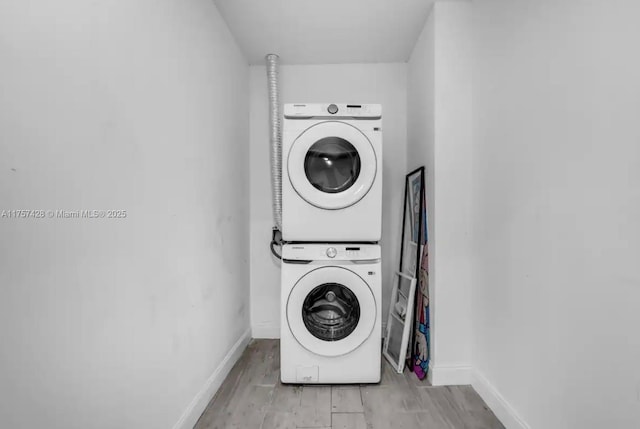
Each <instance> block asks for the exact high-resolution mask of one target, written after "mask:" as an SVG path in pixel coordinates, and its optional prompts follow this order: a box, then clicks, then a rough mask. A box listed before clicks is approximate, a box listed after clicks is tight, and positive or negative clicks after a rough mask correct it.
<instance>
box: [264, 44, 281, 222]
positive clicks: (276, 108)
mask: <svg viewBox="0 0 640 429" xmlns="http://www.w3.org/2000/svg"><path fill="white" fill-rule="evenodd" d="M265 58H266V60H267V82H268V85H269V118H270V126H271V188H272V203H273V204H272V207H273V221H274V223H275V228H277V229H278V230H280V231H282V131H281V120H280V94H279V87H278V59H279V57H278V56H277V55H276V54H269V55H267V56H266V57H265Z"/></svg>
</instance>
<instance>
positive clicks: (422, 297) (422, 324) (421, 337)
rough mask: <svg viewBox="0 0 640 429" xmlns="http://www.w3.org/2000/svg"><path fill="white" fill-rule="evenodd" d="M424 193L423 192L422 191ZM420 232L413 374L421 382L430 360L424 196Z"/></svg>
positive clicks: (427, 255)
mask: <svg viewBox="0 0 640 429" xmlns="http://www.w3.org/2000/svg"><path fill="white" fill-rule="evenodd" d="M423 192H424V190H423ZM422 219H423V222H424V223H423V225H422V231H424V233H423V235H422V237H421V242H422V243H421V244H422V245H421V250H422V254H421V256H420V271H419V277H418V286H419V291H417V293H416V299H417V304H418V305H416V309H417V312H416V321H415V330H414V332H415V337H414V338H415V347H414V348H413V350H415V353H414V355H413V372H414V373H415V374H416V376H417V377H418V378H419V379H420V380H422V379H424V378H425V377H426V376H427V372H428V371H429V360H430V357H431V356H430V355H431V353H430V350H429V344H430V343H431V341H430V327H429V246H428V244H429V235H428V233H427V224H428V222H427V210H426V196H425V197H424V198H423V205H422Z"/></svg>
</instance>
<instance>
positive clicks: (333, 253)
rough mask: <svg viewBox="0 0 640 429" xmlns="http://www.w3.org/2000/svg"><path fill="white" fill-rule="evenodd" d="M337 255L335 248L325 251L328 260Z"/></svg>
mask: <svg viewBox="0 0 640 429" xmlns="http://www.w3.org/2000/svg"><path fill="white" fill-rule="evenodd" d="M337 254H338V251H337V250H336V248H335V247H329V248H328V249H327V256H328V257H329V258H335V257H336V255H337Z"/></svg>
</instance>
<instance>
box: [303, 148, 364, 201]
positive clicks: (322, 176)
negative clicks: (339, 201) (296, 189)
mask: <svg viewBox="0 0 640 429" xmlns="http://www.w3.org/2000/svg"><path fill="white" fill-rule="evenodd" d="M304 172H305V174H306V176H307V179H308V180H309V182H310V183H311V184H312V185H313V187H314V188H316V189H318V190H320V191H322V192H327V193H329V194H335V193H338V192H343V191H346V190H347V189H349V188H350V187H351V186H352V185H353V184H354V183H355V182H356V180H357V179H358V176H359V175H360V155H358V151H357V150H356V148H355V147H354V146H353V145H352V144H351V143H349V142H348V141H347V140H345V139H343V138H340V137H325V138H323V139H320V140H318V141H317V142H315V143H314V144H313V145H311V147H310V148H309V151H308V152H307V155H306V156H305V159H304Z"/></svg>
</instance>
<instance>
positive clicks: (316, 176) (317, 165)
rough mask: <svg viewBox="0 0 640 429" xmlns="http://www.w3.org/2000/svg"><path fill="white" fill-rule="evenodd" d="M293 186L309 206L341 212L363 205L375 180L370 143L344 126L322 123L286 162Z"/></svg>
mask: <svg viewBox="0 0 640 429" xmlns="http://www.w3.org/2000/svg"><path fill="white" fill-rule="evenodd" d="M287 169H288V172H289V180H290V181H291V185H292V186H293V188H294V189H295V190H296V192H297V193H298V195H300V196H301V197H302V198H303V199H304V200H305V201H307V202H308V203H309V204H312V205H314V206H316V207H319V208H322V209H330V210H331V209H341V208H345V207H349V206H351V205H353V204H355V203H357V202H358V201H360V200H361V199H362V198H363V197H364V196H365V195H366V194H367V192H369V189H371V186H372V185H373V182H374V180H375V178H376V169H377V162H376V154H375V151H374V149H373V146H372V145H371V142H370V141H369V139H368V138H367V137H366V136H365V135H364V134H363V133H362V131H360V130H358V129H357V128H356V127H354V126H352V125H349V124H347V123H344V122H338V121H326V122H320V123H319V124H316V125H314V126H312V127H310V128H308V129H307V130H305V131H304V132H303V133H302V134H300V135H299V136H298V137H297V138H296V140H295V141H294V142H293V145H292V146H291V149H290V151H289V155H288V160H287Z"/></svg>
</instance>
